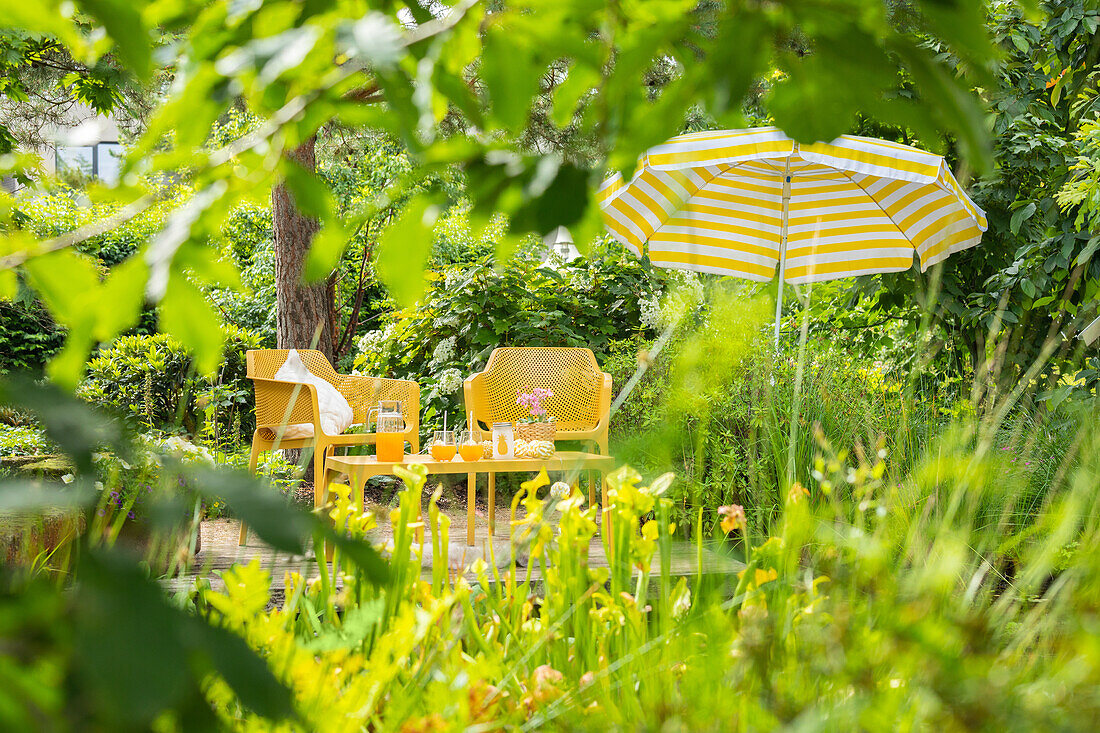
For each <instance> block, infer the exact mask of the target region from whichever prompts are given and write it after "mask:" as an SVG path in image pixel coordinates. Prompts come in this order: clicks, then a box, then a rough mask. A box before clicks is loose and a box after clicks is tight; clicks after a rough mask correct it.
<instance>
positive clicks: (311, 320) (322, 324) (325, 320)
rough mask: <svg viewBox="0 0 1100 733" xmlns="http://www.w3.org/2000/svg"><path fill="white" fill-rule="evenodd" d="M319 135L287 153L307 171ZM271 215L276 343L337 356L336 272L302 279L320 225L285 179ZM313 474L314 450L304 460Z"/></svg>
mask: <svg viewBox="0 0 1100 733" xmlns="http://www.w3.org/2000/svg"><path fill="white" fill-rule="evenodd" d="M316 148H317V137H316V136H313V137H311V138H309V139H308V140H306V141H305V142H303V143H302V144H301V145H299V146H298V147H297V148H295V149H294V151H292V152H291V153H289V156H290V158H291V159H293V160H294V161H296V162H297V163H298V164H299V165H301V166H302V167H303V168H305V169H306V170H307V171H310V172H313V171H315V170H317V156H316ZM271 217H272V224H273V225H274V230H275V343H276V346H277V347H278V348H280V349H317V350H318V351H320V352H322V353H323V354H324V355H325V356H326V357H327V358H328V360H329V361H330V362H331V361H333V356H334V355H335V351H336V344H335V339H334V332H335V330H336V327H335V325H336V303H335V301H336V298H335V292H334V281H333V279H332V277H329V278H327V279H326V280H323V281H321V282H317V283H313V284H311V285H305V284H303V283H302V266H303V264H304V263H305V260H306V255H308V254H309V248H310V245H312V244H313V238H314V237H315V236H316V235H317V232H318V231H320V229H321V225H320V223H319V222H318V221H317V220H316V219H311V218H310V217H308V216H306V215H305V214H303V213H302V212H301V211H299V210H298V208H297V207H296V206H295V205H294V197H293V196H292V195H291V193H290V190H289V189H288V188H287V187H286V185H285V184H279V185H278V186H276V187H275V188H273V189H272V190H271ZM285 454H286V458H287V460H288V461H290V462H291V463H298V462H299V461H300V460H301V452H300V451H299V450H296V449H295V450H287V451H285ZM304 469H305V475H306V476H307V477H310V476H313V458H312V456H311V457H310V459H309V460H308V461H307V462H306V465H305V466H304Z"/></svg>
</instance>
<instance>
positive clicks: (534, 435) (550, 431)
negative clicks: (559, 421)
mask: <svg viewBox="0 0 1100 733" xmlns="http://www.w3.org/2000/svg"><path fill="white" fill-rule="evenodd" d="M515 433H516V437H517V438H520V439H522V440H526V441H527V442H528V443H530V442H531V441H532V440H549V441H551V442H553V440H554V436H555V435H557V433H558V429H557V427H556V425H555V424H554V421H553V420H551V421H550V422H521V423H516V428H515Z"/></svg>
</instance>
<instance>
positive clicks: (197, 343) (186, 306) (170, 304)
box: [160, 272, 224, 374]
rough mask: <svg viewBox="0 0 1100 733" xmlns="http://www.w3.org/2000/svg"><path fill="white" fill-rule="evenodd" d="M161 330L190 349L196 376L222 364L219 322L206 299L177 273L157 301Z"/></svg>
mask: <svg viewBox="0 0 1100 733" xmlns="http://www.w3.org/2000/svg"><path fill="white" fill-rule="evenodd" d="M160 325H161V330H162V331H164V332H166V333H169V334H171V335H173V336H175V337H176V338H177V339H178V340H179V342H180V343H181V344H183V345H184V346H185V347H187V348H188V349H190V350H191V352H192V353H193V354H194V357H195V367H196V369H197V371H198V372H199V374H212V373H213V372H214V371H215V370H217V368H218V363H219V362H220V361H221V355H222V344H223V340H224V336H223V334H222V327H221V326H222V322H221V317H220V316H218V313H217V312H216V311H215V310H214V309H213V308H212V307H211V306H210V303H209V302H207V300H206V296H205V295H204V294H203V292H202V291H201V290H199V289H198V288H196V287H195V286H194V285H192V284H191V283H190V282H188V280H187V278H186V277H184V276H183V275H182V274H180V273H178V272H177V273H173V274H172V277H171V278H170V279H169V281H168V287H167V289H166V290H165V291H164V298H163V299H162V300H161V302H160Z"/></svg>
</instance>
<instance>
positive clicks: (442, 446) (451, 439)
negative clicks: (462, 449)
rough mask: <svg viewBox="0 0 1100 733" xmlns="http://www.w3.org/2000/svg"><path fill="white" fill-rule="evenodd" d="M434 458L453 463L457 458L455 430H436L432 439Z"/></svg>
mask: <svg viewBox="0 0 1100 733" xmlns="http://www.w3.org/2000/svg"><path fill="white" fill-rule="evenodd" d="M431 450H432V458H434V459H435V460H437V461H453V460H454V457H455V433H454V431H453V430H436V431H435V433H434V436H433V437H432V448H431Z"/></svg>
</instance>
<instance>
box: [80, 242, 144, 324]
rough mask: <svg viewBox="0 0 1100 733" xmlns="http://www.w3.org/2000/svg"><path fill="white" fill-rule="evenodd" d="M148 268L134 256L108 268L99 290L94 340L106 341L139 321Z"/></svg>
mask: <svg viewBox="0 0 1100 733" xmlns="http://www.w3.org/2000/svg"><path fill="white" fill-rule="evenodd" d="M148 274H149V268H148V266H147V265H146V264H145V260H144V259H142V258H141V257H139V256H137V255H135V256H133V257H130V258H129V259H127V260H126V261H125V262H123V263H121V264H119V265H116V266H115V267H114V268H112V269H111V272H110V274H108V275H107V279H106V280H104V281H103V285H102V286H101V287H100V291H99V298H98V300H99V303H98V306H99V308H98V309H97V311H98V313H97V317H96V323H95V329H94V331H93V332H92V335H93V337H94V338H95V339H96V340H97V341H107V340H109V339H111V338H114V336H115V335H116V334H118V333H121V332H122V331H125V330H126V329H128V328H130V327H131V326H133V325H134V324H136V323H137V322H138V319H139V318H140V317H141V306H142V305H144V303H145V281H146V278H147V276H148Z"/></svg>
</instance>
